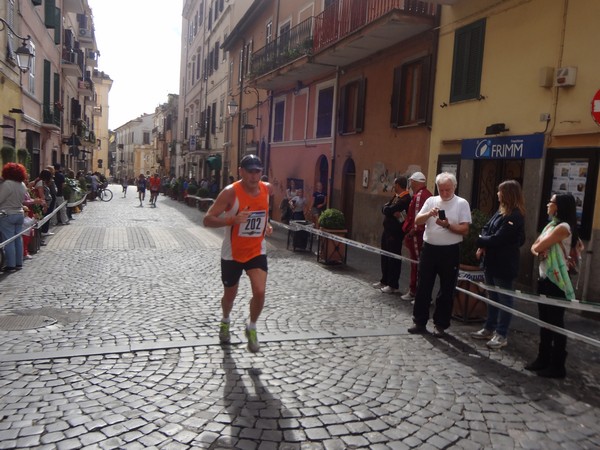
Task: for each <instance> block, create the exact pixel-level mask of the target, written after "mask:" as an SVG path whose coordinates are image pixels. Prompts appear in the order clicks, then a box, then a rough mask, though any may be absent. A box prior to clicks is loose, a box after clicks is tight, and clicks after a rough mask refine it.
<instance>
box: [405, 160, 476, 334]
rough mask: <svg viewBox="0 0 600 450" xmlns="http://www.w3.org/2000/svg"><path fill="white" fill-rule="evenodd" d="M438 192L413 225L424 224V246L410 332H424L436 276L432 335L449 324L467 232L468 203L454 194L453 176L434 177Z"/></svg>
mask: <svg viewBox="0 0 600 450" xmlns="http://www.w3.org/2000/svg"><path fill="white" fill-rule="evenodd" d="M435 183H436V185H437V188H438V192H439V195H436V196H433V197H429V198H428V199H427V200H426V201H425V204H424V205H423V208H421V211H420V212H419V214H418V215H417V217H416V218H415V224H416V225H422V224H425V233H424V234H423V240H424V243H423V249H422V252H421V256H420V258H419V275H418V277H419V283H418V284H417V293H416V294H417V295H416V296H415V304H414V306H413V322H414V326H412V327H411V328H409V329H408V332H409V333H413V334H415V333H426V332H427V328H426V324H427V321H428V320H429V306H430V305H431V294H432V292H433V286H434V284H435V279H436V277H439V279H440V288H439V292H438V295H437V298H436V302H435V312H434V313H433V323H434V331H433V335H434V336H435V337H442V336H444V335H445V333H446V331H445V330H446V329H447V328H448V327H449V326H450V316H451V314H452V302H453V295H454V289H455V287H456V279H457V277H458V264H459V256H460V254H459V246H460V243H461V242H462V239H463V236H464V235H466V234H467V233H468V232H469V224H470V223H471V210H470V207H469V203H468V202H467V201H466V200H465V199H464V198H461V197H459V196H458V195H456V194H455V193H454V192H455V191H456V184H457V183H456V177H455V176H454V175H453V174H451V173H447V172H443V173H440V174H439V175H438V176H437V177H436V178H435Z"/></svg>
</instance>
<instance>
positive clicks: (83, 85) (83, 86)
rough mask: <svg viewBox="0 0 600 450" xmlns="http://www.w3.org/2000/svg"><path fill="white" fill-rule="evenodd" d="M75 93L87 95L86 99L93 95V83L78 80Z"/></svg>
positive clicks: (87, 79)
mask: <svg viewBox="0 0 600 450" xmlns="http://www.w3.org/2000/svg"><path fill="white" fill-rule="evenodd" d="M77 91H78V92H79V93H80V94H81V95H87V96H88V97H90V96H92V95H94V82H93V81H92V80H90V79H89V78H85V79H84V78H80V79H79V82H78V83H77Z"/></svg>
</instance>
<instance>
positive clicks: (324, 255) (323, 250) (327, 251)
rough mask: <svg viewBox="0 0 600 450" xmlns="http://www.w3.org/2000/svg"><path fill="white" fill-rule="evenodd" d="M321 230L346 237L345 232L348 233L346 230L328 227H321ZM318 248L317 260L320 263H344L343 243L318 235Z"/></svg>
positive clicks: (344, 245) (344, 248)
mask: <svg viewBox="0 0 600 450" xmlns="http://www.w3.org/2000/svg"><path fill="white" fill-rule="evenodd" d="M321 231H323V232H325V233H329V234H333V235H336V236H340V237H346V233H348V230H330V229H328V228H321ZM318 248H319V252H318V254H317V261H318V262H320V263H321V264H346V244H345V243H343V242H339V241H334V240H333V239H329V238H327V237H323V236H319V243H318Z"/></svg>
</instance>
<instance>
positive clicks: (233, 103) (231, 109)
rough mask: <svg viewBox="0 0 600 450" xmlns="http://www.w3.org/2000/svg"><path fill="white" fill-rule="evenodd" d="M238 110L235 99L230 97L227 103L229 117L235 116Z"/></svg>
mask: <svg viewBox="0 0 600 450" xmlns="http://www.w3.org/2000/svg"><path fill="white" fill-rule="evenodd" d="M237 110H238V104H237V102H236V101H235V99H234V98H233V97H232V98H231V101H230V102H229V103H228V104H227V112H228V113H229V115H230V116H231V117H233V116H235V114H236V113H237Z"/></svg>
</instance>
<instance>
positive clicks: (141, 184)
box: [136, 173, 147, 208]
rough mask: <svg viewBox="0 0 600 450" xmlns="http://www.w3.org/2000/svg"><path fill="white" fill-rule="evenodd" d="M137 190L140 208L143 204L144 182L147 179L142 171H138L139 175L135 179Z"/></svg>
mask: <svg viewBox="0 0 600 450" xmlns="http://www.w3.org/2000/svg"><path fill="white" fill-rule="evenodd" d="M136 184H137V191H138V198H139V200H140V208H141V207H143V206H144V203H143V202H144V200H145V198H146V184H147V180H146V177H145V176H144V174H143V173H140V176H139V177H138V179H137V183H136Z"/></svg>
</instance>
